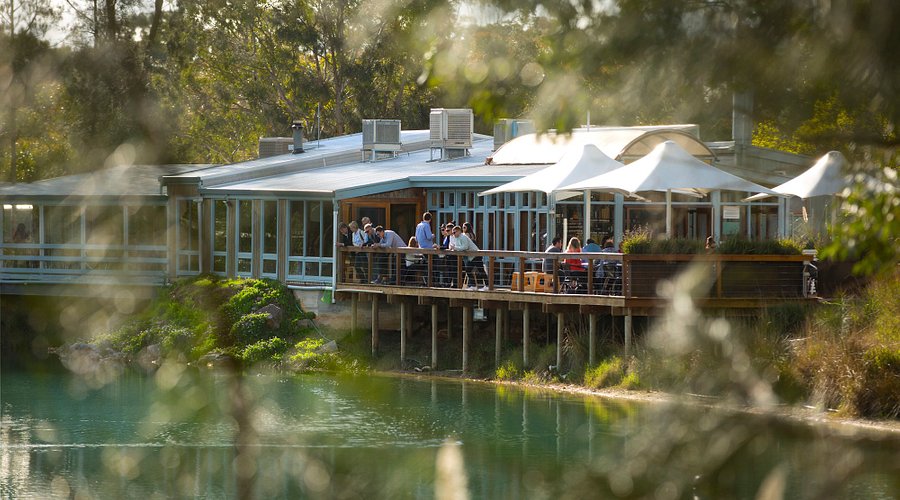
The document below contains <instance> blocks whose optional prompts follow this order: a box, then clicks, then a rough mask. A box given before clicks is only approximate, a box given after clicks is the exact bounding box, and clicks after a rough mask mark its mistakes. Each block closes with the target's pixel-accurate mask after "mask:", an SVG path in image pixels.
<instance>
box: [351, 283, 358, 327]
mask: <svg viewBox="0 0 900 500" xmlns="http://www.w3.org/2000/svg"><path fill="white" fill-rule="evenodd" d="M358 312H359V294H358V293H351V294H350V336H353V335H356V328H357V323H356V321H357V313H358Z"/></svg>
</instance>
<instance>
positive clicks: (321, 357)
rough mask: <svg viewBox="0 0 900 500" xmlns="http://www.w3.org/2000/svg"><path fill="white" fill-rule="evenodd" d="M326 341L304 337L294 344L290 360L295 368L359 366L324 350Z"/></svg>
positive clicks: (345, 369) (350, 367)
mask: <svg viewBox="0 0 900 500" xmlns="http://www.w3.org/2000/svg"><path fill="white" fill-rule="evenodd" d="M325 346H326V342H325V340H323V339H319V338H313V337H309V338H305V339H303V340H301V341H300V342H297V343H296V344H294V353H293V354H292V355H291V357H290V360H291V363H292V366H293V367H294V368H295V369H297V370H306V369H316V370H327V371H358V370H359V369H360V366H359V364H358V363H356V362H354V361H348V360H345V359H344V358H342V357H341V356H340V354H339V353H337V352H334V351H331V352H329V351H326V350H325V349H324V347H325Z"/></svg>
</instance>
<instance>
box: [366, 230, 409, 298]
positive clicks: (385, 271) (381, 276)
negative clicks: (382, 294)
mask: <svg viewBox="0 0 900 500" xmlns="http://www.w3.org/2000/svg"><path fill="white" fill-rule="evenodd" d="M375 236H376V238H377V239H376V240H375V245H376V246H378V247H380V248H400V247H402V246H404V245H403V244H404V241H403V238H401V237H400V235H399V234H397V233H396V232H394V231H392V230H390V229H385V228H384V227H382V226H377V227H376V228H375ZM392 260H393V259H391V255H390V254H379V255H378V259H377V260H376V261H375V262H376V263H377V266H376V267H377V270H376V271H375V274H376V278H375V280H374V281H373V282H372V283H375V284H377V285H383V284H386V283H387V282H389V281H390V277H391V261H392Z"/></svg>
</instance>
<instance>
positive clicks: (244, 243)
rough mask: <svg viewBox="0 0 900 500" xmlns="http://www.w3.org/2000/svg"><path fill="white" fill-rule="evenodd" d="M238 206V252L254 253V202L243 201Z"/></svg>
mask: <svg viewBox="0 0 900 500" xmlns="http://www.w3.org/2000/svg"><path fill="white" fill-rule="evenodd" d="M237 206H238V230H239V235H238V252H241V253H251V252H252V251H253V202H251V201H250V200H242V201H239V202H237Z"/></svg>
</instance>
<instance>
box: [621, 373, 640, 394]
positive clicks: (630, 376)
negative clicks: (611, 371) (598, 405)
mask: <svg viewBox="0 0 900 500" xmlns="http://www.w3.org/2000/svg"><path fill="white" fill-rule="evenodd" d="M618 386H619V387H621V388H622V389H627V390H629V391H632V390H635V389H640V388H641V381H640V378H639V377H638V374H637V372H628V373H627V374H626V375H625V376H624V377H622V380H621V381H620V382H619V384H618Z"/></svg>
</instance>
